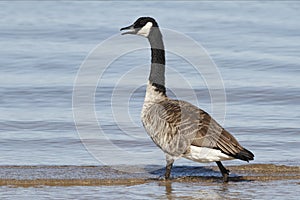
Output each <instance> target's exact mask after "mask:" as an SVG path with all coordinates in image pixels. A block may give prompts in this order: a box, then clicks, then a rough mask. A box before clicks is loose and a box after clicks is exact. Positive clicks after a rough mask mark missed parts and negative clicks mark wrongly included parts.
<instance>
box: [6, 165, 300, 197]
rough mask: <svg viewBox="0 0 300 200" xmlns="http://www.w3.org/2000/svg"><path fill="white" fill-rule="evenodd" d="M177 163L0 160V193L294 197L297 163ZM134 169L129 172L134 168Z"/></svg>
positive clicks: (299, 184) (299, 186) (299, 173)
mask: <svg viewBox="0 0 300 200" xmlns="http://www.w3.org/2000/svg"><path fill="white" fill-rule="evenodd" d="M227 168H228V169H229V170H230V171H231V174H230V180H229V183H223V182H222V178H221V175H220V173H219V171H218V169H217V167H189V166H177V167H174V168H173V171H172V179H171V180H169V181H164V180H162V179H161V178H160V177H161V175H162V174H163V173H164V168H163V167H161V166H160V167H159V166H143V167H141V166H140V167H136V166H114V167H109V166H0V197H1V199H24V198H25V199H26V198H30V199H49V198H50V199H74V198H76V199H94V198H97V199H178V198H180V199H270V198H271V197H272V199H283V198H284V199H298V194H299V192H300V167H299V166H282V165H280V166H279V165H272V164H252V165H251V164H249V165H242V166H227ZM137 171H138V173H135V172H137Z"/></svg>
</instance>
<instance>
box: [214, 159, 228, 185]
mask: <svg viewBox="0 0 300 200" xmlns="http://www.w3.org/2000/svg"><path fill="white" fill-rule="evenodd" d="M216 163H217V165H218V167H219V169H220V171H221V173H222V176H223V180H224V182H228V175H229V170H228V169H226V168H225V167H224V166H223V164H222V163H221V161H217V162H216Z"/></svg>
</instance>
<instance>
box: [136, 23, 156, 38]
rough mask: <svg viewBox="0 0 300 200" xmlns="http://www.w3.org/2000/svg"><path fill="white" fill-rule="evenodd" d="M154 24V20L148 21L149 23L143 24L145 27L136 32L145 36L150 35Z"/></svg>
mask: <svg viewBox="0 0 300 200" xmlns="http://www.w3.org/2000/svg"><path fill="white" fill-rule="evenodd" d="M152 26H153V24H152V22H147V24H146V25H145V26H143V28H141V29H140V30H139V31H138V32H137V33H136V34H137V35H141V36H144V37H148V36H149V34H150V30H151V28H152Z"/></svg>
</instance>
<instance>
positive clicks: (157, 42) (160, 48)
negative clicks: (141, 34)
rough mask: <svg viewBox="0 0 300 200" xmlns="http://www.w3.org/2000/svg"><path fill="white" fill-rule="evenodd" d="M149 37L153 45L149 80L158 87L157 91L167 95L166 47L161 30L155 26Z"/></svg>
mask: <svg viewBox="0 0 300 200" xmlns="http://www.w3.org/2000/svg"><path fill="white" fill-rule="evenodd" d="M148 39H149V42H150V45H151V71H150V76H149V81H150V83H151V84H152V85H153V86H155V87H156V91H158V92H161V93H163V94H164V95H166V88H165V62H166V61H165V49H164V43H163V40H162V34H161V32H160V30H159V29H158V28H153V29H152V30H151V33H150V35H149V37H148Z"/></svg>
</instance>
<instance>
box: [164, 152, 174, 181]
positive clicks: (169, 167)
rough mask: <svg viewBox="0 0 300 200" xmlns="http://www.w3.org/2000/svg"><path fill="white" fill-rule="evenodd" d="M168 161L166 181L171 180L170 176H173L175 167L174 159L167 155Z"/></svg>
mask: <svg viewBox="0 0 300 200" xmlns="http://www.w3.org/2000/svg"><path fill="white" fill-rule="evenodd" d="M166 161H167V165H166V173H165V179H166V180H168V179H169V178H170V174H171V170H172V167H173V163H174V159H173V158H172V157H171V156H169V155H166Z"/></svg>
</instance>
